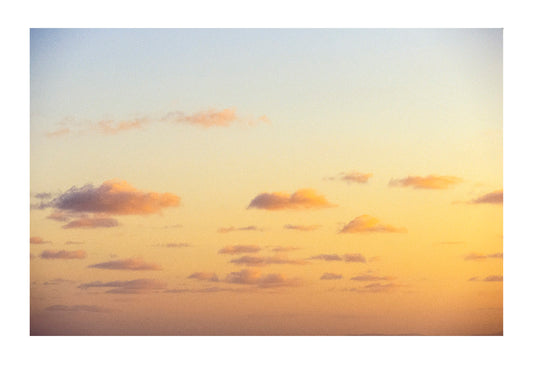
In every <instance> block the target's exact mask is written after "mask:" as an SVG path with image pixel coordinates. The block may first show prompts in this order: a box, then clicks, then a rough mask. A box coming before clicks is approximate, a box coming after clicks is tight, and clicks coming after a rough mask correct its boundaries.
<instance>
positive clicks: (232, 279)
mask: <svg viewBox="0 0 533 377" xmlns="http://www.w3.org/2000/svg"><path fill="white" fill-rule="evenodd" d="M225 281H226V282H228V283H232V284H246V285H255V286H257V287H259V288H277V287H289V286H294V285H297V280H296V279H288V278H287V277H286V276H285V275H283V274H268V275H263V274H261V271H259V270H255V269H245V270H241V271H238V272H231V273H230V274H228V275H227V276H226V279H225Z"/></svg>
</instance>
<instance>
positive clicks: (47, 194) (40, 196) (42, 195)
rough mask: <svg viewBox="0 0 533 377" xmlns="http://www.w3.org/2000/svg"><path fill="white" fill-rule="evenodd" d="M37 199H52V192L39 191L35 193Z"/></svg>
mask: <svg viewBox="0 0 533 377" xmlns="http://www.w3.org/2000/svg"><path fill="white" fill-rule="evenodd" d="M33 196H34V197H35V198H37V199H50V198H51V197H52V193H51V192H38V193H37V194H35V195H33Z"/></svg>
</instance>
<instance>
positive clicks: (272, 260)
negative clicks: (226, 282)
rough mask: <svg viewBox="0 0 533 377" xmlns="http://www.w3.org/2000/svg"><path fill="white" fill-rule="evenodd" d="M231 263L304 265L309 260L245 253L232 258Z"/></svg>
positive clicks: (247, 264)
mask: <svg viewBox="0 0 533 377" xmlns="http://www.w3.org/2000/svg"><path fill="white" fill-rule="evenodd" d="M230 263H234V264H243V265H246V266H266V265H270V264H292V265H302V264H306V263H307V262H306V261H304V260H299V259H288V258H283V257H279V256H275V257H257V256H251V255H245V256H242V257H240V258H237V259H232V260H230Z"/></svg>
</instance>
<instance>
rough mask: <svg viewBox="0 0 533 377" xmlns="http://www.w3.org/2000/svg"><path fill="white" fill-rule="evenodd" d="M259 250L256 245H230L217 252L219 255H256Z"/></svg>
mask: <svg viewBox="0 0 533 377" xmlns="http://www.w3.org/2000/svg"><path fill="white" fill-rule="evenodd" d="M259 250H261V248H260V247H259V246H256V245H230V246H225V247H223V248H222V249H220V250H219V251H218V253H219V254H230V255H234V254H246V253H257V252H258V251H259Z"/></svg>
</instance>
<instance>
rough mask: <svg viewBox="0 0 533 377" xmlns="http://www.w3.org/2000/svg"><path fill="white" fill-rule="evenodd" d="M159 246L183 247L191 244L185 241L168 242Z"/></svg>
mask: <svg viewBox="0 0 533 377" xmlns="http://www.w3.org/2000/svg"><path fill="white" fill-rule="evenodd" d="M159 246H164V247H168V248H183V247H191V246H192V245H191V244H190V243H187V242H180V243H176V242H169V243H167V244H164V245H159Z"/></svg>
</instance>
